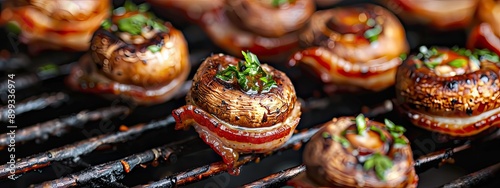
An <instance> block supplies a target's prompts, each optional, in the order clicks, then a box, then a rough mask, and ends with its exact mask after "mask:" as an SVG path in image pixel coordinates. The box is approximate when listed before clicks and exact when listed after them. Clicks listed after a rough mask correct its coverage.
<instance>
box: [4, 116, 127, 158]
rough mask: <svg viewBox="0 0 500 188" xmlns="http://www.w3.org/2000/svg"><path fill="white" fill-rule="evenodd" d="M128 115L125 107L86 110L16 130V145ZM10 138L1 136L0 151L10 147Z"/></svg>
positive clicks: (5, 135) (6, 134)
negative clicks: (91, 122)
mask: <svg viewBox="0 0 500 188" xmlns="http://www.w3.org/2000/svg"><path fill="white" fill-rule="evenodd" d="M127 113H129V108H127V107H124V106H112V107H107V108H101V109H97V110H94V111H88V110H84V111H81V112H79V113H78V114H75V115H72V116H68V117H64V118H57V119H54V120H50V121H46V122H43V123H38V124H35V125H32V126H29V127H26V128H23V129H19V130H16V135H15V136H16V137H15V141H16V144H17V143H19V144H20V143H23V142H26V141H30V140H34V139H47V138H48V136H49V135H56V136H61V135H62V134H64V133H66V132H67V130H68V128H69V127H75V126H81V125H83V124H85V123H87V122H88V121H97V120H100V119H103V118H110V117H114V116H117V115H120V114H127ZM9 137H10V135H9V134H8V133H5V134H1V135H0V150H1V149H3V148H2V147H5V146H7V145H9V142H10V138H9Z"/></svg>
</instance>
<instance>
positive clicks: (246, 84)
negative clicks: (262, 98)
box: [216, 51, 276, 93]
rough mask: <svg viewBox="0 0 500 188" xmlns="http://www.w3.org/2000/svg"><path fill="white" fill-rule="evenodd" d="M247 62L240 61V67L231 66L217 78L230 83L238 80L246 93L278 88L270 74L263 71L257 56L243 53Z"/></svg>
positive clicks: (219, 73)
mask: <svg viewBox="0 0 500 188" xmlns="http://www.w3.org/2000/svg"><path fill="white" fill-rule="evenodd" d="M241 53H242V54H243V57H244V58H245V61H240V62H239V63H238V66H234V65H229V66H228V67H226V69H224V70H222V71H220V72H218V73H217V75H216V77H217V78H219V79H221V80H224V81H230V80H233V79H234V78H236V80H237V81H238V84H239V86H240V87H241V89H243V90H244V91H246V92H257V93H260V92H267V91H269V90H270V89H271V88H273V87H276V82H275V81H274V79H273V77H272V76H271V75H270V74H267V72H266V71H264V69H262V67H261V64H260V61H259V59H258V58H257V56H256V55H255V54H253V53H251V52H247V53H245V52H243V51H242V52H241Z"/></svg>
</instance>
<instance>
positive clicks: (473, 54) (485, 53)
mask: <svg viewBox="0 0 500 188" xmlns="http://www.w3.org/2000/svg"><path fill="white" fill-rule="evenodd" d="M452 50H453V51H455V52H457V53H458V54H460V55H463V56H467V57H468V58H469V59H470V60H471V61H473V62H475V63H477V64H478V65H479V62H480V61H483V60H487V61H491V62H495V63H498V62H499V61H500V59H499V57H498V54H496V53H495V52H492V51H489V50H488V49H474V51H471V50H469V49H465V48H459V47H457V46H454V47H453V48H452Z"/></svg>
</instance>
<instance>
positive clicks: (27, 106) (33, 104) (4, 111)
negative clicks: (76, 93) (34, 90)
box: [0, 82, 69, 122]
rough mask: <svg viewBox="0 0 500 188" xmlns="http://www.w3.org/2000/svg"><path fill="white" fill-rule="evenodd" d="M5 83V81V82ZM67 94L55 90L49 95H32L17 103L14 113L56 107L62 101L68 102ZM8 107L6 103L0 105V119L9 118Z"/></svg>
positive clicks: (6, 119)
mask: <svg viewBox="0 0 500 188" xmlns="http://www.w3.org/2000/svg"><path fill="white" fill-rule="evenodd" d="M5 83H7V82H5ZM68 99H69V96H68V94H66V93H63V92H57V93H54V94H49V95H46V94H44V95H41V96H37V97H33V98H30V99H26V100H25V101H23V102H20V103H17V104H16V105H15V107H16V108H15V112H16V115H20V114H23V113H26V112H30V111H34V110H41V109H44V108H47V107H49V106H54V107H57V106H59V105H61V104H63V103H66V102H68ZM9 114H10V113H9V107H8V105H6V106H2V107H0V121H3V122H5V121H8V120H9V118H8V117H7V116H8V115H9Z"/></svg>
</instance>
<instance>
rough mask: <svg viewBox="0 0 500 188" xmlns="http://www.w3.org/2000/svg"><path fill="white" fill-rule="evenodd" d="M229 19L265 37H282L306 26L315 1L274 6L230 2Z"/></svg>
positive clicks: (249, 0) (263, 1)
mask: <svg viewBox="0 0 500 188" xmlns="http://www.w3.org/2000/svg"><path fill="white" fill-rule="evenodd" d="M226 2H227V10H228V15H229V16H228V17H229V18H230V19H233V20H234V23H235V24H239V25H240V26H241V27H243V28H245V29H247V30H249V31H252V32H253V33H257V34H259V35H261V36H264V37H280V36H283V35H285V34H286V33H290V32H293V31H296V30H298V29H300V28H302V26H304V25H305V24H306V23H307V21H308V19H309V17H310V16H311V15H312V14H313V13H314V10H315V5H314V1H313V0H293V1H291V0H290V1H289V2H287V3H284V4H282V5H277V6H276V5H273V3H272V1H270V0H228V1H226Z"/></svg>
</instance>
